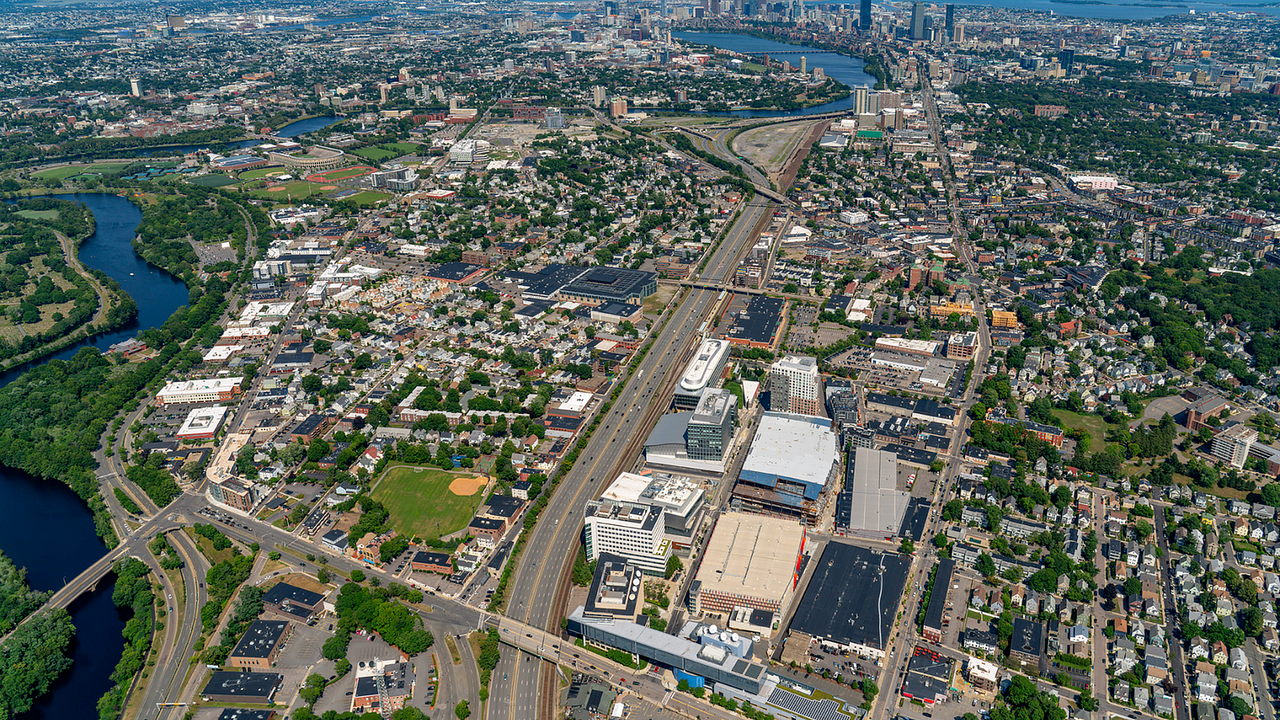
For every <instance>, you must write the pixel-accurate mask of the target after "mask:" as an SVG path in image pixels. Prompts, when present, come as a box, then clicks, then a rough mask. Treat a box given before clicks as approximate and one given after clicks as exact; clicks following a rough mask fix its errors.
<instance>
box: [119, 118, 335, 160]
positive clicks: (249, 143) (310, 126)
mask: <svg viewBox="0 0 1280 720" xmlns="http://www.w3.org/2000/svg"><path fill="white" fill-rule="evenodd" d="M339 120H342V118H340V117H330V116H320V117H313V118H307V119H305V120H294V121H293V122H291V123H289V124H288V125H285V126H283V127H281V128H280V129H279V130H277V131H276V134H277V135H279V136H280V137H297V136H298V135H305V134H306V133H309V132H315V131H316V130H319V129H320V128H324V127H328V126H330V125H332V124H334V123H336V122H338V121H339ZM261 143H262V141H261V140H259V139H257V138H248V139H245V140H236V141H235V142H229V143H212V144H206V145H171V146H169V147H162V148H132V149H126V150H117V151H113V152H112V153H111V154H112V156H113V157H122V158H123V157H136V158H147V157H173V156H174V155H186V154H187V153H192V152H195V151H197V150H204V149H209V150H213V151H215V152H220V153H224V154H225V153H229V152H231V151H234V150H243V149H245V148H251V147H253V146H255V145H260V144H261Z"/></svg>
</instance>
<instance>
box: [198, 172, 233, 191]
mask: <svg viewBox="0 0 1280 720" xmlns="http://www.w3.org/2000/svg"><path fill="white" fill-rule="evenodd" d="M191 184H192V185H199V186H200V187H210V188H220V187H226V186H228V185H235V184H236V181H235V180H232V179H231V178H229V177H227V176H226V175H219V174H217V173H213V174H210V175H201V176H200V177H194V178H191Z"/></svg>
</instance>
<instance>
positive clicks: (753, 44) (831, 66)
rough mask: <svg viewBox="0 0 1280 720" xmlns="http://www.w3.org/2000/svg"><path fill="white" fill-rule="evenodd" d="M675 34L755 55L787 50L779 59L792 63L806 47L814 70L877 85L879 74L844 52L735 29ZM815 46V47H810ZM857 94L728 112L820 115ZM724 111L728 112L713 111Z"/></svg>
mask: <svg viewBox="0 0 1280 720" xmlns="http://www.w3.org/2000/svg"><path fill="white" fill-rule="evenodd" d="M671 37H673V38H676V39H678V40H684V41H686V42H691V43H699V44H702V45H710V46H712V47H718V48H723V49H725V50H732V51H733V52H740V53H746V54H751V55H763V54H765V53H780V52H784V53H787V54H786V55H782V56H781V57H780V58H779V60H787V61H789V62H790V63H791V64H792V65H797V66H798V65H799V64H800V55H793V54H792V53H795V52H796V51H797V50H805V53H804V57H805V59H806V61H807V68H808V70H809V71H810V72H812V71H813V69H814V68H822V71H823V72H824V73H826V75H827V77H829V78H833V79H835V80H838V81H840V82H842V83H844V84H845V85H848V86H849V87H851V88H854V87H857V86H859V85H866V86H867V87H875V84H876V82H877V81H876V79H875V77H873V76H871V75H869V74H867V72H866V71H865V70H864V69H863V68H864V66H865V65H866V63H864V62H862V60H860V59H858V58H855V57H850V56H848V55H841V54H840V53H834V52H830V51H827V50H816V49H812V48H807V47H806V46H804V45H791V44H789V43H782V42H778V41H776V40H765V39H764V38H758V37H752V36H751V35H737V34H732V33H708V32H673V33H671ZM810 50H811V51H810ZM853 100H854V98H853V95H852V94H850V95H849V97H847V98H845V99H843V100H836V101H834V102H829V103H825V104H823V105H814V106H813V107H811V108H805V109H804V110H796V111H794V112H793V111H782V110H734V111H731V112H729V113H727V114H728V115H736V116H737V117H764V118H767V117H781V116H784V115H817V114H820V113H829V112H841V111H844V110H850V109H852V108H853ZM711 114H717V115H722V114H726V113H711Z"/></svg>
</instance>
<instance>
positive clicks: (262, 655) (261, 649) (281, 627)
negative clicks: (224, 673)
mask: <svg viewBox="0 0 1280 720" xmlns="http://www.w3.org/2000/svg"><path fill="white" fill-rule="evenodd" d="M292 631H293V626H292V625H290V624H289V623H288V622H286V621H284V620H254V621H253V624H252V625H250V626H249V629H248V630H246V631H245V632H244V636H243V637H241V638H240V642H238V643H236V646H235V649H233V650H232V651H231V654H230V655H228V656H227V665H228V666H230V667H239V668H245V669H254V670H265V669H267V668H269V667H271V666H272V665H274V664H275V662H276V658H277V657H279V655H280V650H281V649H283V648H284V643H285V641H286V640H288V639H289V635H290V634H291V633H292Z"/></svg>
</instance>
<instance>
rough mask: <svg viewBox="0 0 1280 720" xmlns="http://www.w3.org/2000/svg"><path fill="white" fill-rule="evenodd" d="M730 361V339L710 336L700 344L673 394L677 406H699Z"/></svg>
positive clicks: (673, 401)
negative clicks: (703, 395) (703, 394)
mask: <svg viewBox="0 0 1280 720" xmlns="http://www.w3.org/2000/svg"><path fill="white" fill-rule="evenodd" d="M728 362H729V341H727V340H718V339H716V338H708V339H706V340H703V341H702V343H701V344H700V345H698V351H697V352H696V353H694V355H693V359H692V360H690V361H689V364H688V365H687V366H685V369H684V375H682V376H681V377H680V384H679V385H677V386H676V390H675V393H674V395H673V396H672V404H674V405H675V406H676V407H677V408H681V409H686V410H692V409H693V408H696V407H697V406H698V401H699V400H701V399H702V393H703V392H704V391H705V390H706V389H707V388H708V387H710V386H711V384H712V383H714V382H715V381H716V379H717V378H719V377H720V375H721V374H723V373H724V368H725V365H726V364H728Z"/></svg>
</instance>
